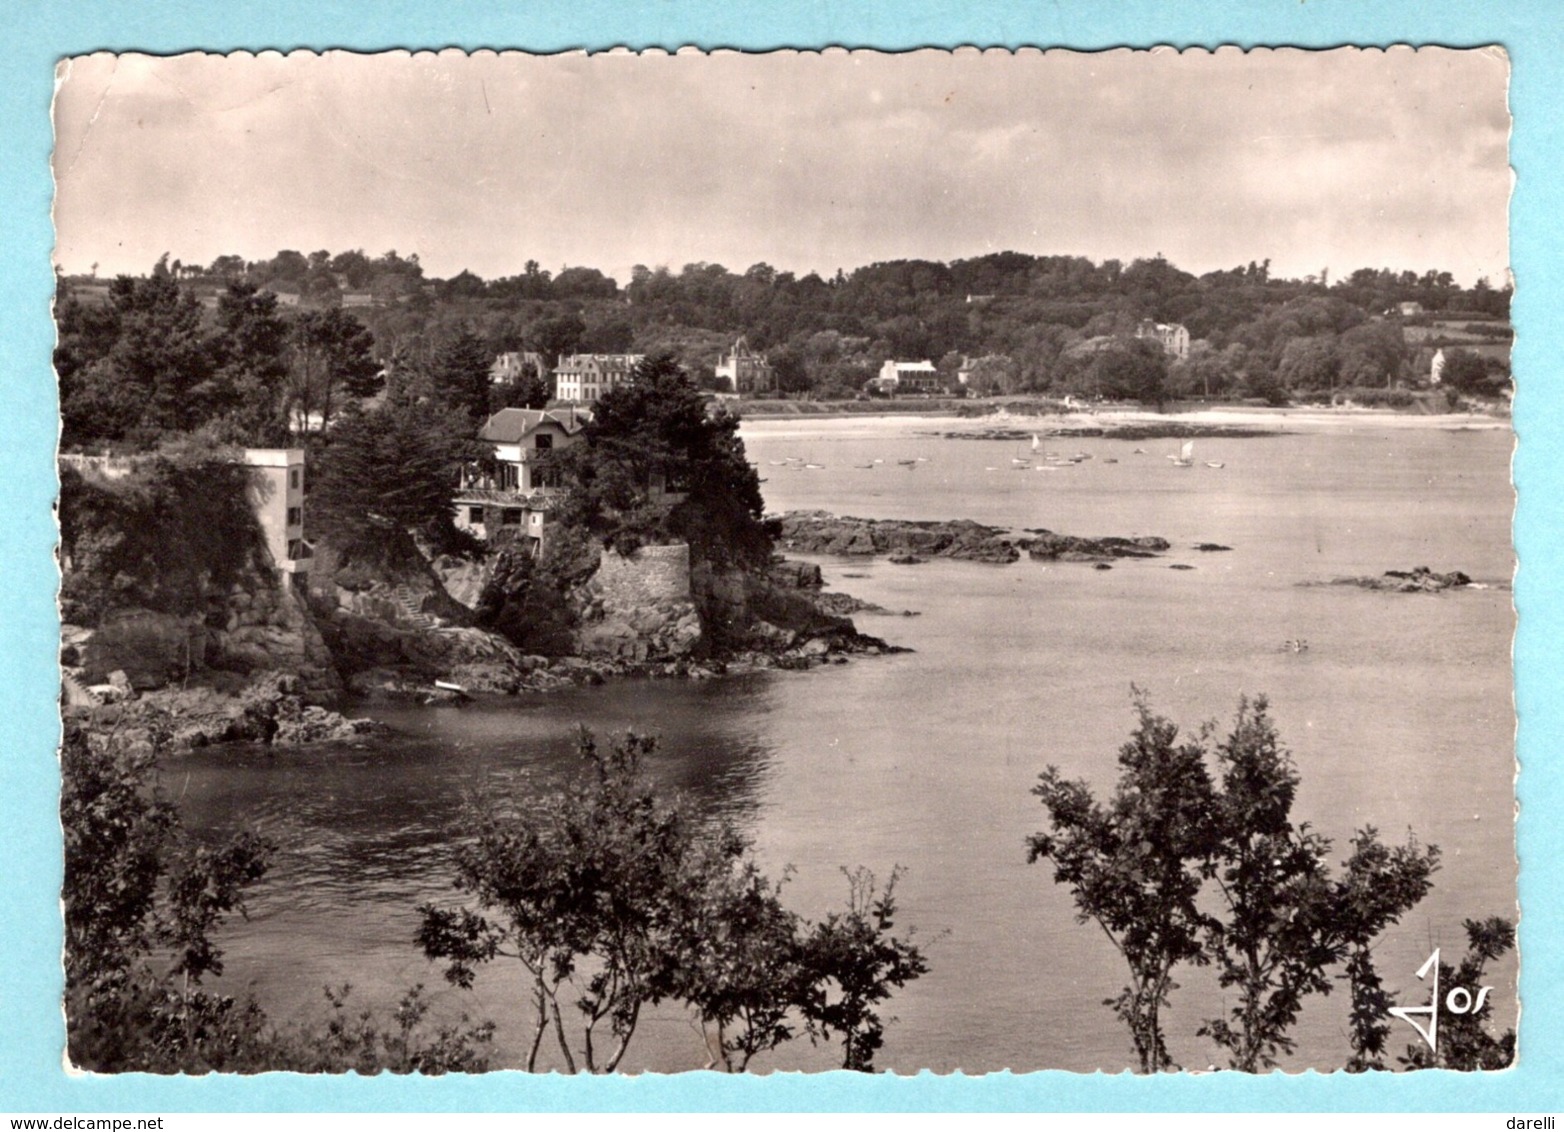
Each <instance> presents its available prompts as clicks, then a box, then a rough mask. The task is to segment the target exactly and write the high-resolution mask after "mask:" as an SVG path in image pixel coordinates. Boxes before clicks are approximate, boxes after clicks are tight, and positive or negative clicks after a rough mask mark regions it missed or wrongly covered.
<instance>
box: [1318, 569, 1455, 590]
mask: <svg viewBox="0 0 1564 1132" xmlns="http://www.w3.org/2000/svg"><path fill="white" fill-rule="evenodd" d="M1305 584H1308V583H1305ZM1314 584H1316V585H1317V584H1319V583H1314ZM1328 584H1329V585H1333V586H1357V587H1358V588H1360V589H1365V590H1382V591H1385V592H1388V593H1399V594H1430V593H1441V592H1443V591H1444V590H1452V589H1460V588H1462V587H1464V586H1469V585H1471V584H1472V579H1471V577H1470V576H1469V575H1467V574H1464V573H1462V572H1461V571H1460V570H1452V571H1450V572H1449V573H1448V574H1440V573H1438V572H1436V571H1434V570H1430V569H1429V568H1428V567H1427V566H1418V567H1417V568H1415V569H1412V570H1386V571H1385V572H1384V573H1383V574H1379V575H1368V576H1365V577H1350V578H1332V579H1331V580H1330V582H1329V583H1328Z"/></svg>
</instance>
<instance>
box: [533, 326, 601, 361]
mask: <svg viewBox="0 0 1564 1132" xmlns="http://www.w3.org/2000/svg"><path fill="white" fill-rule="evenodd" d="M585 334H586V323H584V322H582V321H581V316H580V315H578V314H562V315H556V316H554V317H551V318H545V319H540V320H539V321H538V322H536V323H534V324H533V326H532V329H531V330H530V331H528V333H527V344H528V345H529V346H530V347H531V348H532V349H533V350H534V351H535V352H537V353H539V354H542V355H543V364H544V365H548V366H553V365H557V364H558V363H559V359H560V358H561V357H563V356H564V355H566V354H574V353H575V352H576V350H577V348H578V347H579V346H580V344H581V338H582V336H583V335H585Z"/></svg>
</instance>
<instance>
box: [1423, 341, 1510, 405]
mask: <svg viewBox="0 0 1564 1132" xmlns="http://www.w3.org/2000/svg"><path fill="white" fill-rule="evenodd" d="M1439 380H1440V382H1441V383H1442V384H1444V385H1446V386H1448V387H1449V388H1451V389H1454V390H1457V391H1458V392H1461V393H1465V394H1467V395H1468V396H1472V397H1498V396H1501V395H1502V394H1503V393H1504V391H1505V389H1507V388H1508V387H1509V384H1510V374H1509V369H1508V367H1507V366H1504V365H1503V364H1502V363H1501V364H1492V363H1490V360H1489V359H1488V358H1485V357H1484V356H1483V355H1481V354H1479V353H1477V352H1476V351H1473V350H1459V349H1452V350H1447V351H1445V367H1444V369H1443V370H1441V371H1440V374H1439Z"/></svg>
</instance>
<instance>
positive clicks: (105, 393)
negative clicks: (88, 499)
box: [55, 256, 211, 444]
mask: <svg viewBox="0 0 1564 1132" xmlns="http://www.w3.org/2000/svg"><path fill="white" fill-rule="evenodd" d="M60 317H61V334H60V344H59V346H58V347H57V348H56V351H55V361H56V365H57V366H58V367H59V373H60V394H61V402H62V405H61V409H62V415H63V417H64V440H65V442H66V443H67V444H82V443H90V442H92V441H102V440H120V439H126V438H130V439H138V440H142V441H151V440H155V439H156V437H157V436H158V435H159V434H161V433H162V432H164V431H169V430H185V429H190V428H194V427H196V426H197V425H198V424H200V423H201V420H202V417H201V408H202V406H201V403H200V398H198V397H197V396H195V395H193V394H194V391H195V390H196V389H198V388H199V387H201V386H202V383H203V382H205V381H206V380H207V378H208V376H209V374H210V372H211V359H210V355H209V352H208V349H207V343H206V336H205V333H204V331H203V328H202V325H201V306H200V304H199V303H198V302H197V301H196V299H195V297H194V296H193V295H191V294H189V293H188V292H184V291H181V290H180V288H179V285H178V284H177V283H176V282H175V280H174V275H173V272H172V271H171V270H170V269H169V267H168V257H167V256H164V257H163V258H162V259H160V260H158V262H157V264H156V266H155V267H154V268H153V269H152V274H151V275H150V276H149V277H147V278H144V279H135V278H132V277H130V276H128V275H121V276H119V277H118V278H116V279H115V280H114V281H113V282H112V283H110V284H109V305H108V309H107V310H106V311H104V310H99V311H90V310H88V309H87V308H86V307H84V306H82V305H80V304H79V302H78V301H77V300H75V299H74V298H70V297H68V298H67V301H66V302H65V303H64V304H62V309H61V315H60Z"/></svg>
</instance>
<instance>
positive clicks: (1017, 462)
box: [1010, 456, 1032, 468]
mask: <svg viewBox="0 0 1564 1132" xmlns="http://www.w3.org/2000/svg"><path fill="white" fill-rule="evenodd" d="M1010 463H1011V464H1013V465H1014V466H1015V467H1017V468H1025V467H1029V466H1030V465H1031V463H1032V461H1031V459H1030V458H1029V457H1026V456H1012V457H1010Z"/></svg>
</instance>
